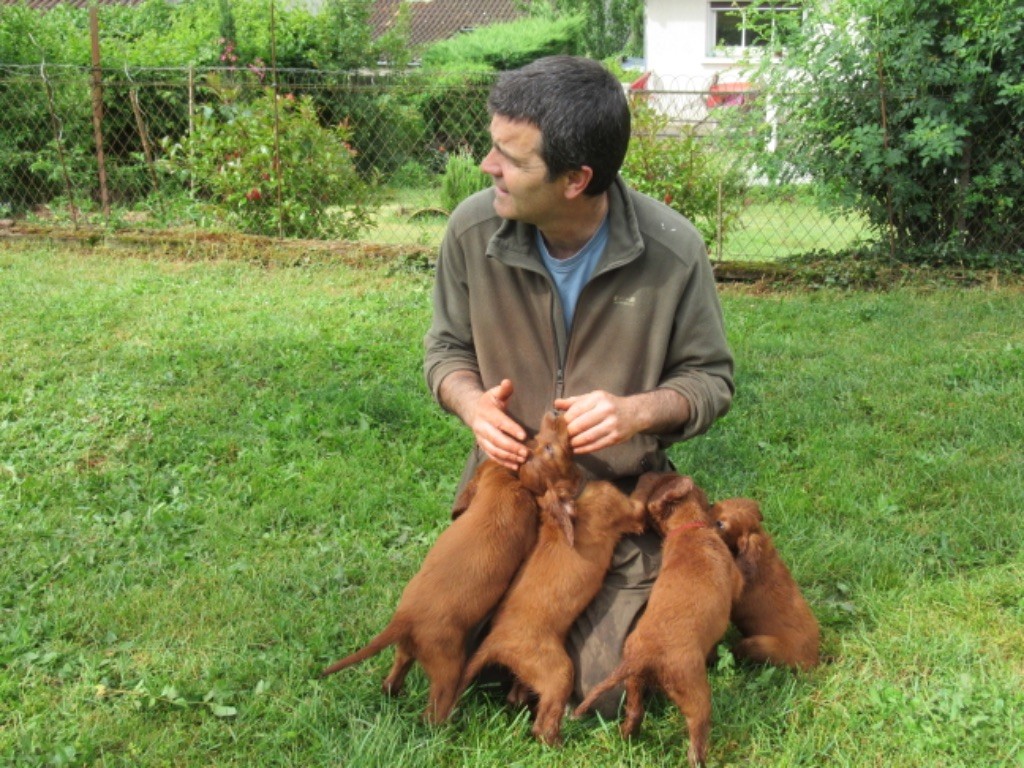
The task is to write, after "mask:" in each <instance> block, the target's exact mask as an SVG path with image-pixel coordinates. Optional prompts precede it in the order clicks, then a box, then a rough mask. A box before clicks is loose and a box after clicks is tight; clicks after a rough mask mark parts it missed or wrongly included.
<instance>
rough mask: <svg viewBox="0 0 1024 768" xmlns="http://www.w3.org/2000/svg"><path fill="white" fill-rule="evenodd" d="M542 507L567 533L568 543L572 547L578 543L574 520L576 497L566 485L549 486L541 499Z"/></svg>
mask: <svg viewBox="0 0 1024 768" xmlns="http://www.w3.org/2000/svg"><path fill="white" fill-rule="evenodd" d="M540 503H541V508H542V509H543V510H544V511H545V512H546V513H547V514H548V515H550V516H551V519H552V520H554V521H555V522H556V523H557V524H558V526H559V527H560V528H561V529H562V533H563V534H565V541H566V543H567V544H568V545H569V546H570V547H572V546H574V545H575V543H576V530H575V528H574V527H573V521H574V520H575V518H576V499H575V496H574V495H573V494H572V493H569V492H568V490H567V489H566V488H564V487H556V488H549V489H548V490H547V491H546V492H545V494H544V495H543V496H542V497H541V500H540Z"/></svg>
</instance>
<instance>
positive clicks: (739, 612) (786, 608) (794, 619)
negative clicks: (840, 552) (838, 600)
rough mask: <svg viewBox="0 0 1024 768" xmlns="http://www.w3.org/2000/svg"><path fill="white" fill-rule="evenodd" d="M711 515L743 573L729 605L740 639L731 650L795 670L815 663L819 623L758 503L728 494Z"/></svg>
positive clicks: (808, 667) (755, 659)
mask: <svg viewBox="0 0 1024 768" xmlns="http://www.w3.org/2000/svg"><path fill="white" fill-rule="evenodd" d="M711 515H712V517H713V518H714V520H715V528H716V530H717V531H718V535H719V536H721V537H722V540H723V541H724V542H725V543H726V545H727V546H728V547H729V549H730V551H731V552H732V553H733V555H734V557H735V558H736V564H737V565H738V566H739V569H740V572H741V573H742V574H743V581H744V586H743V592H742V594H741V595H740V598H739V600H738V601H737V602H736V604H735V605H734V606H733V610H732V622H733V624H735V625H736V628H737V629H738V630H739V631H740V634H741V635H743V639H742V640H740V641H739V642H738V643H737V644H736V645H735V646H734V647H733V649H732V651H733V655H734V656H736V658H739V659H750V660H751V661H755V662H759V663H769V664H776V665H779V666H789V667H796V668H799V669H810V668H812V667H815V666H817V664H818V660H819V648H820V645H821V633H820V630H819V628H818V622H817V620H816V619H815V618H814V614H813V613H812V612H811V607H810V606H809V605H808V604H807V601H806V600H805V599H804V596H803V595H802V594H801V593H800V587H798V586H797V583H796V581H795V580H794V579H793V576H792V574H790V572H789V569H788V568H787V567H786V565H785V563H783V562H782V558H781V557H779V553H778V551H777V550H776V549H775V544H774V543H773V542H772V539H771V537H770V536H769V535H768V533H767V532H765V530H764V528H763V527H762V522H763V517H762V515H761V509H760V507H759V506H758V504H757V502H756V501H754V500H753V499H741V498H737V499H726V500H724V501H720V502H718V503H717V504H715V505H714V506H713V507H712V508H711Z"/></svg>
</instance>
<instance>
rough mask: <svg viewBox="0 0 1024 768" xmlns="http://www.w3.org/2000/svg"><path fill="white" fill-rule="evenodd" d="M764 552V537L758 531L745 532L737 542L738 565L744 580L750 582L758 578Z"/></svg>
mask: <svg viewBox="0 0 1024 768" xmlns="http://www.w3.org/2000/svg"><path fill="white" fill-rule="evenodd" d="M763 551H764V536H762V535H761V534H760V533H758V532H756V531H755V532H749V531H745V532H744V533H743V534H742V535H741V536H740V537H739V538H738V539H737V540H736V564H737V565H739V568H740V571H741V572H742V573H743V578H744V579H746V580H748V581H750V580H751V579H754V578H756V577H757V570H758V564H759V563H760V562H761V553H762V552H763Z"/></svg>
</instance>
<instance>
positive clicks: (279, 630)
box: [0, 241, 1024, 768]
mask: <svg viewBox="0 0 1024 768" xmlns="http://www.w3.org/2000/svg"><path fill="white" fill-rule="evenodd" d="M723 303H724V310H725V314H726V320H727V324H728V331H729V335H730V339H731V342H732V344H733V347H734V351H735V353H736V358H737V384H738V392H737V396H736V400H735V403H734V406H733V409H732V411H731V412H730V413H729V414H728V415H727V416H726V417H725V418H724V419H723V420H721V421H720V422H719V423H718V424H717V425H716V426H715V427H713V428H712V430H711V432H709V433H708V434H707V435H705V436H703V437H701V438H698V439H696V440H694V441H692V442H691V443H688V444H685V445H682V446H677V447H676V448H674V449H673V452H672V455H673V458H674V459H675V461H676V463H677V464H678V465H679V466H680V468H681V469H682V470H684V471H685V472H688V473H690V474H692V475H693V476H694V477H695V478H696V480H697V481H698V483H700V484H701V485H702V486H704V487H705V489H706V490H707V491H708V493H709V495H710V496H711V498H712V499H716V498H723V497H726V496H732V495H747V496H753V497H755V498H757V499H758V500H760V501H761V504H762V507H763V510H764V513H765V516H766V525H767V527H768V528H769V529H770V530H771V531H772V533H773V534H774V536H775V539H776V543H777V545H778V547H779V549H780V550H781V552H782V553H783V555H784V557H785V559H786V561H787V562H788V563H789V565H790V567H791V570H792V571H793V573H794V575H795V576H796V578H797V580H798V581H799V583H800V584H801V585H802V586H803V588H804V590H805V593H806V595H807V597H808V599H809V601H810V603H811V605H812V607H813V609H814V610H815V612H816V614H817V616H818V617H819V620H820V621H821V624H822V629H823V652H824V655H825V657H826V662H825V663H824V664H823V665H822V666H821V667H820V668H819V669H817V670H815V671H813V672H812V673H809V674H794V673H790V672H787V671H781V670H776V669H770V668H768V669H760V668H748V667H741V666H735V665H733V664H732V663H731V659H730V657H728V656H725V657H724V658H723V660H722V661H721V662H720V663H719V664H718V666H717V667H716V668H714V669H712V670H711V673H710V677H711V684H712V688H713V691H714V721H713V725H712V731H711V756H710V765H713V766H780V767H782V766H795V765H805V766H826V765H827V766H887V767H889V766H907V767H908V768H909V767H911V766H913V767H918V766H1022V765H1024V737H1022V735H1024V641H1022V638H1024V586H1022V585H1024V555H1022V542H1024V522H1022V510H1024V310H1022V307H1024V296H1022V294H1021V291H1020V289H1019V288H1003V289H999V290H996V289H972V290H956V289H952V288H931V289H927V288H909V287H905V288H901V289H898V290H893V291H890V292H885V293H859V292H838V291H820V292H807V293H798V292H793V293H787V294H772V293H767V294H755V293H752V292H748V291H745V290H743V289H736V288H728V289H723ZM429 311H430V275H429V274H427V273H425V272H422V271H417V270H416V269H414V268H413V267H412V266H411V265H410V266H406V267H404V268H389V267H388V266H386V265H380V266H376V267H373V268H362V269H357V268H352V267H347V266H343V265H341V264H315V265H308V266H305V267H294V268H281V267H261V266H257V265H255V264H252V263H246V262H241V261H216V262H209V261H208V262H197V263H196V262H193V263H186V262H176V261H169V260H157V259H145V258H133V257H131V256H130V255H125V254H121V255H116V256H115V255H111V254H109V253H107V252H104V251H102V250H85V249H76V250H70V249H69V248H58V247H56V246H44V245H32V244H22V245H15V244H12V243H10V242H6V243H5V242H2V241H0V530H2V532H3V533H2V536H3V546H2V547H0V764H3V765H14V766H35V765H39V766H44V765H45V766H64V765H68V766H86V765H88V766H138V765H153V766H165V765H166V766H304V767H305V766H342V765H343V766H424V767H426V766H438V765H442V766H474V767H475V766H496V767H498V766H500V767H501V768H505V767H507V766H531V767H532V766H581V767H582V766H587V767H588V768H589V767H590V766H678V765H680V764H683V763H684V762H685V750H686V737H685V728H684V726H683V723H682V719H681V717H680V714H679V713H678V711H676V710H675V709H674V708H673V707H672V706H670V705H668V704H666V703H665V702H664V701H663V700H656V701H655V702H654V703H653V705H652V706H651V708H650V709H649V711H648V716H647V720H646V721H645V724H644V730H643V732H642V734H641V736H640V737H639V738H638V739H637V740H635V741H634V742H632V743H624V742H623V741H621V740H620V738H619V735H618V732H617V730H616V728H615V725H614V724H613V723H601V722H599V721H598V720H596V719H584V720H580V721H569V722H567V724H566V728H565V736H566V744H565V747H564V748H563V749H562V750H549V749H546V748H543V747H541V746H539V745H536V744H534V743H533V742H532V741H531V740H530V738H529V720H528V717H527V716H526V715H524V714H515V713H512V712H510V711H508V710H506V709H505V708H504V707H503V706H502V703H501V701H500V700H499V699H498V697H496V696H493V695H490V693H488V692H486V691H473V692H471V693H470V694H469V695H468V697H467V698H466V699H465V700H464V701H463V703H462V704H461V706H460V707H459V709H458V710H457V712H456V715H455V717H454V719H453V720H452V722H451V723H450V724H448V725H446V726H443V727H440V728H430V727H427V726H425V725H423V724H422V723H421V722H420V721H419V714H420V712H421V711H422V710H423V707H424V697H425V691H426V681H425V679H424V678H423V676H422V674H420V672H419V671H418V670H416V671H414V672H413V673H412V675H411V676H410V680H409V691H408V694H407V695H406V696H403V697H401V698H398V699H396V700H389V699H387V698H385V697H383V696H382V695H381V694H380V691H379V685H380V681H381V679H382V678H383V676H384V674H385V673H386V671H387V669H388V667H389V666H390V663H391V651H390V650H389V651H386V652H384V653H383V654H381V655H380V656H377V657H375V658H373V659H371V660H368V661H366V662H364V663H363V664H361V665H360V666H357V667H354V668H352V669H349V670H346V671H345V672H342V673H340V674H339V675H337V676H335V677H333V678H329V679H327V680H324V681H320V680H317V679H316V672H317V671H318V670H319V669H320V668H321V667H322V666H323V665H324V664H325V663H327V662H329V661H332V660H333V659H335V658H337V657H339V656H340V655H342V654H343V653H347V652H348V651H350V650H352V649H354V648H356V647H358V646H360V645H362V644H363V643H364V642H365V641H366V640H368V639H369V638H370V637H371V636H372V635H374V634H375V633H376V632H377V631H378V630H379V629H380V628H381V627H382V626H383V625H384V623H385V622H386V621H387V620H388V618H389V617H390V615H391V611H392V609H393V607H394V605H395V602H396V600H397V598H398V595H399V594H400V592H401V589H402V587H403V586H404V584H405V582H406V580H407V579H408V578H409V577H410V576H411V575H412V574H413V573H414V572H415V571H416V569H417V568H418V566H419V563H420V561H421V560H422V557H423V555H424V553H425V552H426V550H427V548H428V547H429V546H430V544H431V542H432V541H433V539H434V538H435V537H436V536H437V534H438V533H439V532H440V531H441V530H442V529H443V528H444V526H445V525H446V523H447V519H448V508H449V504H450V502H451V497H452V494H453V491H454V487H455V483H456V480H457V477H458V474H459V469H460V467H461V464H462V460H463V455H464V453H465V451H466V450H467V449H468V448H469V445H470V438H469V435H468V434H467V433H466V431H465V430H464V429H462V428H461V427H460V425H458V424H457V423H455V422H454V420H453V419H452V418H451V417H448V416H446V415H444V414H442V413H441V412H440V410H439V409H438V408H437V407H436V406H435V405H434V404H433V403H432V402H431V400H430V398H429V396H428V393H427V391H426V388H425V385H424V384H423V381H422V376H421V339H422V336H423V333H424V331H425V330H426V326H427V323H428V320H429Z"/></svg>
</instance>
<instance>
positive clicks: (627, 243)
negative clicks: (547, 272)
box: [487, 176, 644, 276]
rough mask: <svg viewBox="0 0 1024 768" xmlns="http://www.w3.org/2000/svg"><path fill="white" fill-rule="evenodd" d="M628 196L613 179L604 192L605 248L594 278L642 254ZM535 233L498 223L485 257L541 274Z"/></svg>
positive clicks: (520, 225)
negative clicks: (605, 201) (606, 198)
mask: <svg viewBox="0 0 1024 768" xmlns="http://www.w3.org/2000/svg"><path fill="white" fill-rule="evenodd" d="M630 195H631V193H630V190H629V187H627V186H626V183H625V181H623V179H622V177H621V176H617V177H616V178H615V181H614V182H613V183H612V186H611V187H610V188H609V190H608V218H609V222H608V224H609V227H608V246H607V247H606V248H605V251H604V255H603V256H602V257H601V261H600V262H598V264H597V268H596V269H595V270H594V275H595V276H596V275H599V274H601V273H602V272H607V271H608V270H611V269H617V268H618V267H622V266H625V265H626V264H628V263H629V262H631V261H633V260H634V259H636V258H637V257H638V256H640V254H641V253H643V250H644V241H643V237H641V235H640V225H639V223H638V222H637V217H636V209H635V208H634V207H633V200H632V198H631V196H630ZM536 231H537V228H536V227H535V226H534V225H532V224H523V223H522V222H518V221H510V220H507V219H506V220H504V221H502V223H501V226H500V227H498V230H497V231H496V232H495V233H494V235H492V236H491V239H490V242H488V244H487V256H489V257H490V258H493V259H496V260H497V261H499V262H500V263H502V264H505V265H506V266H509V267H519V268H521V269H529V270H532V271H534V272H543V271H544V266H543V264H542V262H541V257H540V253H538V251H537V246H536V241H535V232H536Z"/></svg>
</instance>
